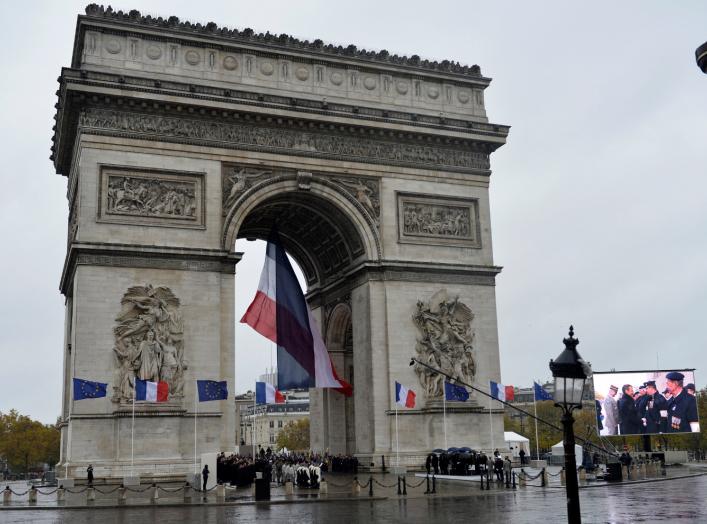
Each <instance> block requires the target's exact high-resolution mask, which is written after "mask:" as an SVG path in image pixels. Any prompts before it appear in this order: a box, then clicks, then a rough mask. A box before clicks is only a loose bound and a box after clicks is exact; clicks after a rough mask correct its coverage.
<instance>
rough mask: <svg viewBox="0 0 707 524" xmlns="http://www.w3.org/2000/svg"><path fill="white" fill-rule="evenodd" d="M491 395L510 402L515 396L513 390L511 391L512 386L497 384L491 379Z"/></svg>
mask: <svg viewBox="0 0 707 524" xmlns="http://www.w3.org/2000/svg"><path fill="white" fill-rule="evenodd" d="M491 396H492V397H493V398H495V399H496V400H502V401H504V402H512V401H513V399H514V398H515V392H514V391H513V386H504V385H503V384H498V383H496V382H494V381H493V380H492V381H491Z"/></svg>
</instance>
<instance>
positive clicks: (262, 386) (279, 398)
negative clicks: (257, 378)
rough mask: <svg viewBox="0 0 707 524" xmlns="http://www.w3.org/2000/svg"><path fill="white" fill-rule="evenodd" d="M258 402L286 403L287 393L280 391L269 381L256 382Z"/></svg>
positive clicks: (256, 398) (256, 400)
mask: <svg viewBox="0 0 707 524" xmlns="http://www.w3.org/2000/svg"><path fill="white" fill-rule="evenodd" d="M255 403H256V404H284V403H285V395H283V394H282V393H280V392H279V391H278V390H277V389H275V386H273V385H272V384H268V383H267V382H256V383H255Z"/></svg>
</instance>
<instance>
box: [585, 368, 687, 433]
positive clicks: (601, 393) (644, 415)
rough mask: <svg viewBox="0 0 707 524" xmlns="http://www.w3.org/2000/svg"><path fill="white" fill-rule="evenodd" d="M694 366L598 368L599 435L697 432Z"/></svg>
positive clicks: (596, 376) (596, 385)
mask: <svg viewBox="0 0 707 524" xmlns="http://www.w3.org/2000/svg"><path fill="white" fill-rule="evenodd" d="M695 394H696V390H695V374H694V370H672V371H617V372H596V371H595V372H594V396H595V400H596V402H595V404H596V409H597V428H598V430H599V435H601V436H602V437H610V436H612V435H652V434H658V433H697V432H699V431H700V423H699V420H698V417H697V398H696V397H695Z"/></svg>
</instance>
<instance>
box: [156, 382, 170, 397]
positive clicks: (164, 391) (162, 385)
mask: <svg viewBox="0 0 707 524" xmlns="http://www.w3.org/2000/svg"><path fill="white" fill-rule="evenodd" d="M168 398H169V384H167V383H166V382H164V381H163V380H160V381H159V382H158V383H157V402H167V400H168Z"/></svg>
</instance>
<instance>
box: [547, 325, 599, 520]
mask: <svg viewBox="0 0 707 524" xmlns="http://www.w3.org/2000/svg"><path fill="white" fill-rule="evenodd" d="M569 335H570V336H569V337H568V338H566V339H564V340H563V341H562V342H564V344H565V349H564V351H563V352H562V353H560V356H559V357H557V358H556V359H555V360H550V371H552V376H553V377H554V379H555V397H554V398H555V406H557V407H560V408H562V428H563V433H564V447H565V474H566V481H565V487H566V488H567V521H568V522H569V523H570V524H575V523H581V522H582V517H581V515H580V512H579V485H578V484H577V463H576V460H575V455H574V428H573V424H574V418H573V417H572V411H573V410H575V409H582V393H583V392H584V383H585V381H586V380H587V377H590V376H591V374H592V368H591V366H590V365H589V364H588V363H586V362H585V361H584V360H582V357H581V356H580V355H579V353H577V344H579V340H577V339H576V338H574V328H573V327H572V326H570V333H569Z"/></svg>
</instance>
